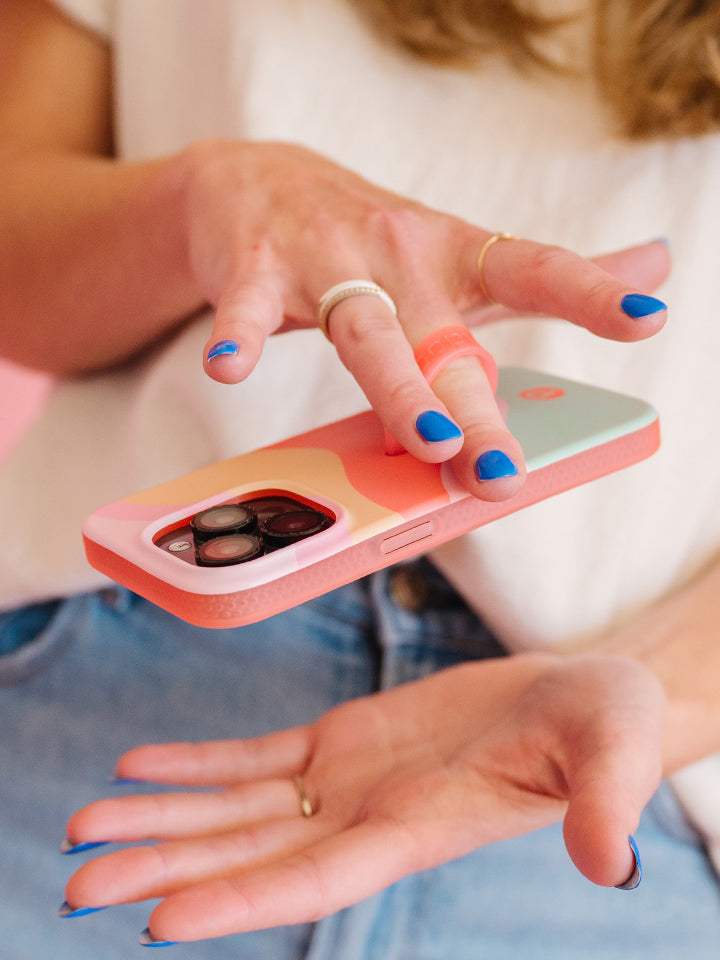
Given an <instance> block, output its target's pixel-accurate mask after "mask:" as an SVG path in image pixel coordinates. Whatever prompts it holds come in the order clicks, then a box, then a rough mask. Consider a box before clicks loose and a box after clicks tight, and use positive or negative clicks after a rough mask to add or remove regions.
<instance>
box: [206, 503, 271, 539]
mask: <svg viewBox="0 0 720 960" xmlns="http://www.w3.org/2000/svg"><path fill="white" fill-rule="evenodd" d="M190 529H191V530H192V533H193V539H194V540H195V544H196V545H198V544H200V543H204V542H205V541H207V540H210V539H211V538H213V537H223V536H230V535H233V534H239V533H256V532H257V529H258V519H257V514H256V513H255V511H254V510H253V508H252V507H250V506H248V504H246V503H221V504H218V506H217V507H209V508H208V509H207V510H201V511H200V513H196V514H195V516H194V517H193V518H192V520H191V521H190Z"/></svg>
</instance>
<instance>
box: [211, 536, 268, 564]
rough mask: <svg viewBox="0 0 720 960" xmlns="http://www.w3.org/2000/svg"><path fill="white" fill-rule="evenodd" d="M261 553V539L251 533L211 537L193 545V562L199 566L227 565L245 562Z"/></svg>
mask: <svg viewBox="0 0 720 960" xmlns="http://www.w3.org/2000/svg"><path fill="white" fill-rule="evenodd" d="M262 555H263V544H262V540H261V539H260V537H258V536H257V535H256V534H252V533H233V534H229V535H226V536H221V537H213V538H212V540H205V541H203V542H202V543H198V544H197V545H196V547H195V562H196V563H197V565H198V566H199V567H229V566H231V565H232V564H235V563H247V562H248V560H255V559H256V558H257V557H261V556H262Z"/></svg>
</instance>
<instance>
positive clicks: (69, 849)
mask: <svg viewBox="0 0 720 960" xmlns="http://www.w3.org/2000/svg"><path fill="white" fill-rule="evenodd" d="M107 842H108V841H107V840H100V841H98V842H97V843H73V842H72V840H68V838H67V837H66V838H65V839H64V840H63V842H62V843H61V844H60V853H85V851H86V850H94V849H95V847H104V846H105V845H106V844H107Z"/></svg>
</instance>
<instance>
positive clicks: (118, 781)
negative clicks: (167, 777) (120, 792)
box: [107, 774, 148, 787]
mask: <svg viewBox="0 0 720 960" xmlns="http://www.w3.org/2000/svg"><path fill="white" fill-rule="evenodd" d="M107 782H108V783H112V784H114V785H115V786H116V787H122V786H125V784H130V785H133V784H135V785H137V784H139V783H140V784H146V783H147V782H148V781H147V780H134V779H133V778H132V777H114V776H113V775H112V774H110V776H109V777H108V778H107Z"/></svg>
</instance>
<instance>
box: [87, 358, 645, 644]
mask: <svg viewBox="0 0 720 960" xmlns="http://www.w3.org/2000/svg"><path fill="white" fill-rule="evenodd" d="M497 396H498V400H499V403H500V404H501V408H502V409H503V411H504V413H505V416H506V420H507V424H508V427H509V428H510V430H511V431H512V432H513V434H514V435H515V436H516V437H517V438H518V440H519V441H520V443H521V444H522V447H523V450H524V452H525V457H526V461H527V466H528V477H527V481H526V483H525V485H524V487H523V489H522V491H521V492H520V493H519V494H518V495H517V496H515V497H513V498H512V499H510V500H506V501H503V502H500V503H489V502H485V501H480V500H477V499H475V498H474V497H471V496H470V495H469V494H468V493H467V492H466V491H465V490H463V489H460V487H459V486H458V483H457V481H456V479H455V477H454V474H453V471H452V467H451V466H450V465H449V464H444V465H437V464H427V463H421V462H420V461H418V460H416V459H415V458H414V457H412V456H410V455H409V454H407V453H405V454H402V455H400V456H388V455H386V453H385V446H384V442H383V429H382V426H381V424H380V422H379V420H378V419H377V417H376V415H375V414H374V413H373V412H372V411H367V412H365V413H360V414H358V415H356V416H354V417H350V418H347V419H345V420H341V421H338V422H336V423H331V424H328V425H327V426H325V427H320V428H319V429H316V430H311V431H309V432H308V433H305V434H301V435H299V436H296V437H293V438H291V439H289V440H286V441H284V442H282V443H276V444H273V445H272V446H269V447H265V448H263V449H260V450H255V451H253V452H251V453H246V454H243V455H241V456H237V457H233V458H232V459H230V460H225V461H223V462H221V463H216V464H214V465H212V466H210V467H206V468H205V469H202V470H198V471H196V472H194V473H190V474H187V475H186V476H183V477H179V478H178V479H176V480H171V481H169V482H167V483H164V484H161V485H160V486H157V487H153V488H152V489H149V490H145V491H144V492H142V493H138V494H135V495H133V496H129V497H126V498H124V499H123V500H118V501H116V502H115V503H111V504H109V505H108V506H106V507H103V508H102V509H100V510H98V511H96V512H95V513H93V514H92V515H91V516H90V517H89V518H88V520H87V521H86V523H85V525H84V527H83V537H84V541H85V549H86V553H87V557H88V560H89V561H90V563H91V564H92V565H93V566H94V567H96V568H97V569H98V570H100V571H101V572H103V573H105V574H107V575H109V576H110V577H112V578H113V579H115V580H116V581H117V582H119V583H121V584H123V585H124V586H126V587H128V588H130V589H131V590H133V591H135V592H137V593H139V594H141V595H142V596H144V597H146V598H147V599H149V600H151V601H153V602H154V603H157V604H158V605H159V606H161V607H164V608H165V609H167V610H169V611H171V612H172V613H174V614H176V615H177V616H179V617H181V618H183V619H184V620H187V621H189V622H190V623H194V624H197V625H198V626H203V627H233V626H239V625H242V624H248V623H254V622H256V621H258V620H262V619H264V618H265V617H268V616H270V615H272V614H275V613H278V612H280V611H282V610H286V609H288V608H289V607H291V606H294V605H295V604H298V603H301V602H303V601H304V600H308V599H310V598H312V597H316V596H319V595H320V594H322V593H325V592H327V591H329V590H332V589H334V588H335V587H338V586H341V585H342V584H344V583H348V582H350V581H351V580H354V579H357V578H358V577H362V576H364V575H366V574H368V573H371V572H373V571H374V570H378V569H380V568H382V567H385V566H388V565H390V564H392V563H396V562H397V561H400V560H406V559H408V558H409V557H412V556H414V555H416V554H419V553H423V552H425V551H427V550H429V549H431V548H432V547H434V546H437V545H438V544H440V543H443V542H444V541H446V540H450V539H452V538H453V537H457V536H460V535H461V534H463V533H466V532H467V531H469V530H472V529H474V528H476V527H480V526H482V525H483V524H486V523H489V522H490V521H492V520H495V519H497V518H498V517H502V516H504V515H505V514H508V513H512V512H514V511H516V510H519V509H521V508H523V507H526V506H528V505H529V504H532V503H536V502H537V501H539V500H543V499H545V498H546V497H549V496H552V495H553V494H556V493H560V492H561V491H563V490H567V489H570V488H571V487H575V486H578V485H580V484H582V483H586V482H588V481H590V480H593V479H595V478H597V477H600V476H603V475H604V474H607V473H611V472H613V471H615V470H619V469H621V468H623V467H627V466H629V465H631V464H633V463H635V462H637V461H639V460H642V459H644V458H645V457H648V456H649V455H650V454H652V453H653V452H654V451H655V450H656V449H657V447H658V445H659V442H660V432H659V424H658V417H657V413H656V412H655V410H654V409H653V408H652V407H651V406H650V405H649V404H647V403H645V402H644V401H642V400H639V399H636V398H633V397H628V396H624V395H621V394H617V393H612V392H609V391H607V390H603V389H600V388H597V387H592V386H587V385H585V384H580V383H576V382H573V381H570V380H565V379H561V378H559V377H553V376H548V375H547V374H543V373H538V372H535V371H532V370H526V369H520V368H501V370H500V372H499V384H498V391H497ZM282 495H285V496H287V495H290V496H291V497H293V498H295V499H297V500H299V501H300V502H301V503H303V504H308V505H310V506H312V507H314V508H315V509H317V510H319V511H320V512H322V513H324V514H325V515H326V516H327V517H329V518H331V520H334V522H333V523H332V525H330V526H329V527H328V528H327V529H324V530H322V531H321V532H319V533H316V534H315V535H313V536H310V537H308V538H307V539H305V540H301V541H300V542H298V543H295V544H292V545H290V546H285V547H283V548H282V549H279V550H275V551H274V552H272V553H269V554H267V555H265V556H261V557H259V558H258V559H254V560H251V561H250V562H247V563H239V564H235V565H233V566H222V567H202V566H197V565H195V562H194V561H192V558H191V557H189V556H185V557H183V556H182V555H178V554H173V553H172V552H170V551H169V549H167V548H166V547H161V546H159V545H158V541H161V543H164V544H166V545H167V543H168V541H171V540H172V537H173V536H175V533H174V532H175V531H182V530H184V529H185V528H186V527H187V524H188V523H189V518H190V517H191V516H193V515H195V514H196V513H198V512H199V511H202V510H205V509H207V508H209V507H212V506H215V505H217V504H224V503H228V502H232V503H235V502H238V501H247V500H252V499H254V498H257V497H260V496H268V497H277V496H282Z"/></svg>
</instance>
